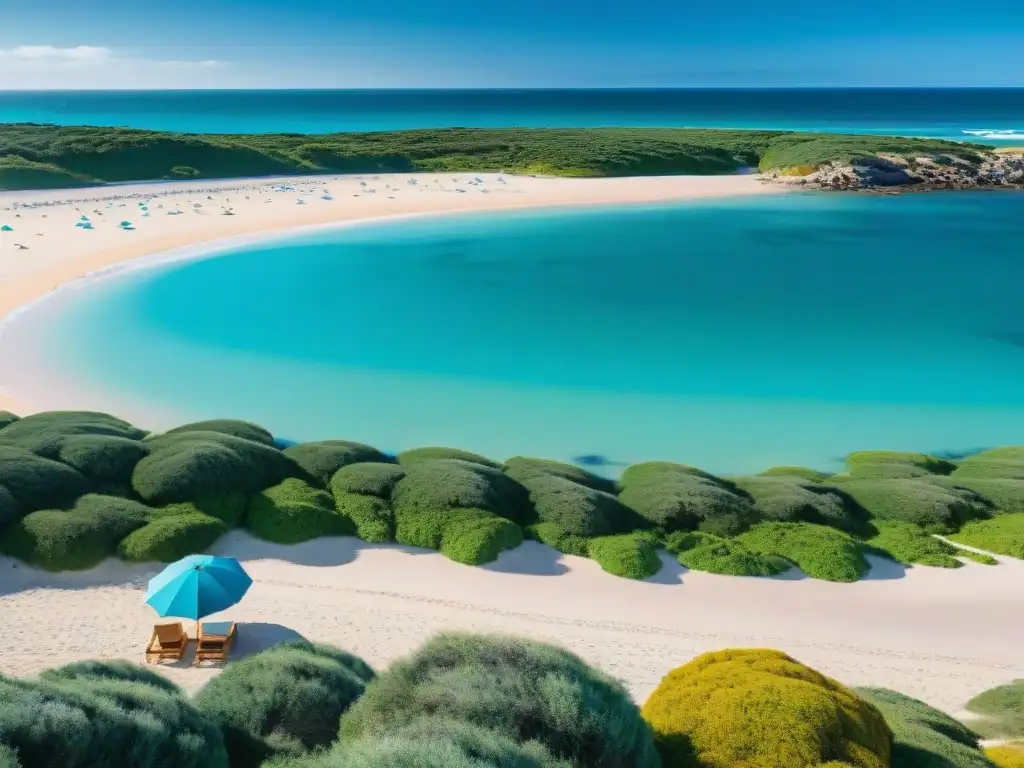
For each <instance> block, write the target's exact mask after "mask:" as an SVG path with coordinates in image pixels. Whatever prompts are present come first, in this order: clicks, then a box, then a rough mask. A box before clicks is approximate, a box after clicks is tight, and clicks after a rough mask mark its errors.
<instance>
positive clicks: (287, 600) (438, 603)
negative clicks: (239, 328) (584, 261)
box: [0, 531, 1024, 713]
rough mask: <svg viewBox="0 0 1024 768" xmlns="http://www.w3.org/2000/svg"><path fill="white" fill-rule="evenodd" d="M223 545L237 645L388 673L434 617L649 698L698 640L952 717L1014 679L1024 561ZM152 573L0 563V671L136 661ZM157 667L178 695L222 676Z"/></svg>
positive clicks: (149, 620) (1023, 667)
mask: <svg viewBox="0 0 1024 768" xmlns="http://www.w3.org/2000/svg"><path fill="white" fill-rule="evenodd" d="M215 552H216V553H218V554H225V555H231V556H235V557H237V558H238V559H239V560H240V561H241V562H242V563H243V565H244V566H245V568H246V570H247V571H248V572H249V574H250V575H251V576H252V578H253V581H254V583H253V586H252V588H251V589H250V590H249V593H248V594H247V595H246V597H245V598H244V599H243V601H242V602H241V603H240V604H239V605H237V606H235V607H234V608H232V609H230V610H229V611H226V612H224V613H223V614H221V615H219V618H221V619H225V620H226V619H230V620H234V621H236V622H240V628H239V632H240V634H239V642H238V645H237V647H236V651H235V653H236V657H238V656H241V655H244V654H246V653H250V652H254V651H257V650H260V649H262V648H265V647H267V646H268V645H270V644H272V643H274V642H277V641H280V640H283V639H288V638H295V637H298V636H302V637H305V638H307V639H310V640H315V641H320V642H326V643H331V644H335V645H338V646H340V647H342V648H346V649H348V650H349V651H352V652H354V653H357V654H359V655H360V656H362V657H364V658H365V659H366V660H367V661H369V662H370V663H371V664H373V665H374V666H375V667H377V668H380V667H382V666H384V665H386V664H387V663H388V662H390V661H391V660H393V659H395V658H396V657H399V656H401V655H403V654H405V653H407V652H409V651H411V650H412V649H414V648H415V647H417V646H418V645H419V644H421V643H422V642H423V641H424V640H426V639H427V638H428V637H429V636H430V635H432V634H433V633H435V632H438V631H441V630H445V629H455V628H458V629H464V630H470V631H479V632H512V633H516V634H522V635H527V636H530V637H534V638H538V639H544V640H548V641H553V642H556V643H559V644H561V645H564V646H565V647H567V648H569V649H571V650H573V651H574V652H576V653H578V654H580V655H581V656H582V657H583V658H585V659H586V660H588V661H589V662H592V663H595V664H598V665H600V667H601V668H603V669H605V670H606V671H608V672H610V673H611V674H613V675H615V676H617V677H619V678H621V679H623V680H624V681H625V682H626V683H627V685H628V687H629V689H630V690H631V692H632V693H633V695H634V696H635V697H636V699H637V700H638V701H643V699H644V698H645V697H646V696H647V695H648V694H649V693H650V691H651V690H653V688H654V687H655V686H656V685H657V684H658V682H659V681H660V679H661V676H662V675H663V674H665V673H666V672H667V671H668V670H669V669H671V668H672V667H675V666H678V665H679V664H682V663H684V662H685V661H687V660H689V659H690V658H691V657H693V656H695V655H697V654H699V653H702V652H704V651H708V650H714V649H718V648H726V647H771V648H779V649H782V650H784V651H787V652H789V653H790V654H792V655H793V656H794V657H795V658H797V659H799V660H801V661H803V662H805V663H807V664H810V665H811V666H813V667H815V668H817V669H819V670H821V671H822V672H825V673H827V674H829V675H832V676H834V677H835V678H837V679H839V680H842V681H844V682H846V683H849V684H851V685H877V686H884V687H889V688H894V689H897V690H899V691H902V692H904V693H908V694H910V695H912V696H916V697H919V698H921V699H923V700H925V701H927V702H929V703H930V704H932V705H934V706H937V707H940V708H942V709H944V710H946V711H949V712H951V713H956V712H957V711H958V710H960V709H961V708H962V706H963V704H964V703H965V702H966V701H967V700H968V699H969V698H970V697H971V696H973V695H974V694H976V693H978V692H980V691H982V690H984V689H986V688H989V687H992V686H994V685H998V684H1000V683H1003V682H1007V681H1009V680H1012V679H1014V678H1018V677H1024V657H1022V656H1021V653H1020V641H1021V638H1022V637H1024V626H1022V624H1021V619H1020V617H1021V616H1024V590H1022V589H1021V588H1020V584H1021V583H1022V579H1024V562H1020V561H1012V560H1008V559H1003V558H1001V560H1002V562H1001V564H1000V565H998V566H982V565H976V564H973V563H968V564H966V565H965V566H964V567H963V568H959V569H955V570H946V569H941V568H927V567H914V568H912V569H908V570H906V571H904V569H903V568H902V567H899V566H896V565H894V564H892V563H884V562H883V561H874V564H875V566H876V567H875V569H874V570H873V572H872V577H871V578H869V579H868V580H865V581H861V582H857V583H854V584H833V583H827V582H822V581H817V580H814V579H806V578H798V577H794V576H793V575H789V576H787V577H780V578H778V579H753V578H736V577H729V576H715V575H711V574H705V573H698V572H694V571H686V570H685V569H684V568H682V567H681V566H679V565H678V564H677V563H675V562H673V561H672V560H670V559H669V558H667V557H665V566H664V568H663V569H662V571H661V573H659V574H658V575H657V576H655V577H653V578H652V579H650V580H649V581H648V582H646V583H644V582H634V581H629V580H626V579H620V578H616V577H614V576H610V575H608V574H606V573H604V572H602V571H601V570H600V568H599V567H598V565H597V563H595V562H593V561H591V560H586V559H583V558H577V557H572V556H564V555H560V554H558V553H557V552H555V551H554V550H551V549H549V548H547V547H544V546H543V545H540V544H537V543H534V542H527V543H526V544H524V545H522V546H521V547H519V548H518V549H515V550H513V551H511V552H506V553H504V554H502V556H501V557H500V558H499V559H498V560H497V561H496V562H495V563H492V564H490V565H487V566H484V567H480V568H474V569H472V570H470V566H463V565H458V564H456V563H453V562H451V561H449V560H447V559H445V558H444V557H443V556H441V555H439V554H437V553H434V552H429V551H426V550H416V549H411V548H408V547H402V546H399V545H370V544H365V543H363V542H360V541H359V540H357V539H350V538H324V539H318V540H314V541H311V542H307V543H305V544H300V545H295V546H282V545H276V544H268V543H266V542H261V541H258V540H256V539H253V538H252V537H250V536H249V535H248V534H246V533H244V532H241V531H234V532H232V533H230V534H228V535H227V536H225V537H224V538H223V539H221V541H220V542H218V544H217V545H216V546H215ZM158 570H159V566H156V565H154V566H129V565H125V564H123V563H120V562H118V561H107V562H106V563H104V564H102V565H101V566H99V567H98V568H96V569H94V570H92V571H87V572H84V573H63V574H47V573H44V572H41V571H38V570H36V569H34V568H30V567H28V566H25V565H24V564H18V563H15V562H14V561H12V560H6V559H0V616H2V617H3V626H4V636H5V642H4V646H5V647H4V652H3V654H0V672H2V673H6V674H16V675H30V674H32V673H35V672H38V671H39V670H41V669H44V668H46V667H51V666H56V665H59V664H64V663H68V662H70V661H74V660H76V659H86V658H90V659H95V658H125V659H129V660H134V661H141V659H142V652H143V649H144V647H145V643H146V640H147V639H148V637H149V633H150V631H151V627H152V624H153V621H154V615H153V612H152V610H151V609H150V608H148V607H147V606H146V605H144V603H143V599H144V590H145V583H146V581H147V579H148V578H149V577H151V576H152V575H154V574H155V573H157V572H158ZM216 618H218V617H213V619H216ZM186 624H187V626H189V627H191V626H192V625H191V624H188V623H186ZM161 669H162V670H163V671H164V672H166V674H167V675H168V676H169V677H170V678H171V679H173V680H174V681H175V682H177V683H179V684H180V685H182V686H184V687H185V688H186V689H188V690H195V689H197V688H198V687H200V686H201V685H202V684H203V682H204V681H206V680H208V679H209V678H210V676H211V675H214V674H216V672H217V670H216V669H215V668H201V669H196V668H190V667H188V666H187V665H186V664H181V665H177V664H176V665H170V664H164V665H162V666H161Z"/></svg>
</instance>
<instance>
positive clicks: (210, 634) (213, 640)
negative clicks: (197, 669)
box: [193, 621, 237, 664]
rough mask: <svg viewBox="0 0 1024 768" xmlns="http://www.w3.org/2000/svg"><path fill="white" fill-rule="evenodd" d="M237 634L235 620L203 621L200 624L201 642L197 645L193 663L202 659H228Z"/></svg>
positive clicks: (197, 662)
mask: <svg viewBox="0 0 1024 768" xmlns="http://www.w3.org/2000/svg"><path fill="white" fill-rule="evenodd" d="M236 634H237V631H236V630H235V622H233V621H216V622H215V621H206V622H203V623H201V624H200V625H199V643H198V645H196V657H195V661H194V662H193V664H199V662H201V661H219V662H225V661H227V660H228V654H229V653H230V652H231V646H232V644H233V643H234V642H235V636H236Z"/></svg>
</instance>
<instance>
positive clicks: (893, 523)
mask: <svg viewBox="0 0 1024 768" xmlns="http://www.w3.org/2000/svg"><path fill="white" fill-rule="evenodd" d="M876 528H877V530H878V533H877V535H875V536H873V537H871V538H870V539H868V540H867V544H868V546H869V547H871V548H872V549H875V550H880V551H879V552H878V554H880V555H882V556H885V557H889V558H890V559H892V560H895V561H896V562H897V563H904V564H905V565H910V564H912V563H916V564H918V565H930V566H932V567H934V568H959V567H960V566H961V565H963V563H961V562H960V561H959V560H957V559H956V558H957V557H958V556H960V555H961V554H962V553H963V552H964V550H962V549H957V548H956V547H954V546H952V545H950V544H947V543H946V542H944V541H942V540H941V539H937V538H935V537H934V536H932V535H931V534H928V533H925V532H924V531H923V530H921V528H919V527H918V526H916V525H914V524H913V523H907V522H904V521H903V520H879V521H878V523H877V524H876Z"/></svg>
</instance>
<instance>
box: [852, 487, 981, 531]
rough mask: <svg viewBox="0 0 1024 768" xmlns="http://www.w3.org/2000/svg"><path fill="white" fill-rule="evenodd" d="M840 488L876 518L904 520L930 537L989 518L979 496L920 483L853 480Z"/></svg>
mask: <svg viewBox="0 0 1024 768" xmlns="http://www.w3.org/2000/svg"><path fill="white" fill-rule="evenodd" d="M840 487H841V490H843V491H845V492H846V493H848V494H850V496H852V497H853V499H854V500H855V501H856V502H857V503H858V504H860V505H861V506H862V507H863V508H864V509H866V510H867V511H868V512H869V513H870V515H871V516H872V517H873V518H875V519H877V520H903V521H905V522H908V523H914V524H915V525H919V526H921V527H922V528H924V529H925V530H926V531H928V532H929V533H949V532H951V531H955V530H956V529H957V528H959V527H960V526H961V525H962V524H963V523H964V522H966V521H968V520H974V519H978V518H983V517H988V515H989V506H988V504H986V503H985V501H984V499H982V498H981V497H980V496H978V494H976V493H972V492H971V491H967V490H962V489H957V488H942V487H941V486H939V485H936V484H935V483H930V482H924V481H920V480H850V481H846V482H843V483H842V484H841V486H840Z"/></svg>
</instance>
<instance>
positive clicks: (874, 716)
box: [643, 649, 892, 768]
mask: <svg viewBox="0 0 1024 768" xmlns="http://www.w3.org/2000/svg"><path fill="white" fill-rule="evenodd" d="M643 717H644V719H645V720H646V721H647V723H648V724H649V725H650V727H651V730H652V731H653V732H654V737H655V743H656V745H657V747H658V751H659V752H660V753H661V756H662V759H663V761H664V767H665V768H826V766H827V767H828V768H840V766H842V767H843V768H889V766H890V760H891V751H892V732H891V731H890V730H889V727H888V726H887V725H886V723H885V720H884V719H883V717H882V715H881V713H880V712H879V711H878V710H877V709H876V708H875V707H874V706H873V705H872V704H869V703H868V702H866V701H864V700H863V699H861V698H860V697H858V696H857V695H856V694H854V693H853V692H852V691H850V690H849V689H848V688H846V687H845V686H843V685H841V684H840V683H838V682H836V681H835V680H832V679H830V678H828V677H825V676H824V675H822V674H819V673H818V672H815V671H814V670H813V669H811V668H809V667H806V666H804V665H803V664H800V663H799V662H797V661H794V660H793V659H791V658H790V657H789V656H787V655H786V654H784V653H782V652H780V651H773V650H763V649H748V650H724V651H715V652H713V653H705V654H704V655H703V656H698V657H697V658H696V659H694V660H693V661H691V662H690V663H689V664H685V665H683V666H681V667H678V668H676V669H674V670H672V671H671V672H669V673H668V675H666V676H665V678H664V679H663V680H662V681H661V684H660V685H659V686H658V688H657V690H655V691H654V693H652V694H651V696H650V698H649V699H648V700H647V703H646V704H644V707H643Z"/></svg>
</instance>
